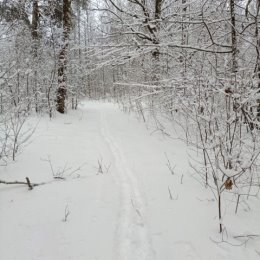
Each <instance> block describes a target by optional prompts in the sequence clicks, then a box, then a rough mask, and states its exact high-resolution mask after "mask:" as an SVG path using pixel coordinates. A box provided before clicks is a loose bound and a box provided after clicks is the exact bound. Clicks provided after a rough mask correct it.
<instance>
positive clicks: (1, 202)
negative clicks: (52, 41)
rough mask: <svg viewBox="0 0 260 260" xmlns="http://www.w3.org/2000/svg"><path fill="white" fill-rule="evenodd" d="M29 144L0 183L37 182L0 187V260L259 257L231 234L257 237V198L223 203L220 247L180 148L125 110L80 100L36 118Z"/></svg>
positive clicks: (205, 194) (256, 244)
mask: <svg viewBox="0 0 260 260" xmlns="http://www.w3.org/2000/svg"><path fill="white" fill-rule="evenodd" d="M31 121H33V120H31ZM34 121H37V120H36V119H34ZM30 141H31V143H30V144H28V145H27V146H26V147H25V148H24V149H23V151H22V153H21V154H20V155H19V156H18V157H17V161H16V162H15V163H12V164H9V165H8V166H6V167H1V168H0V179H4V180H10V181H13V180H24V178H25V177H26V176H28V177H29V178H30V180H31V181H32V182H34V183H41V182H46V184H44V185H41V186H38V187H35V188H34V189H33V190H32V191H29V190H28V189H27V187H26V186H25V185H1V186H0V258H1V259H2V260H15V259H17V260H69V259H71V260H83V259H84V260H86V259H87V260H144V259H146V260H150V259H151V260H186V259H192V260H196V259H200V260H213V259H215V260H218V259H222V260H223V259H226V260H245V259H248V260H249V259H252V260H253V259H260V238H259V237H254V238H252V239H251V238H250V237H247V239H246V238H245V237H237V238H234V236H247V235H260V201H259V198H257V197H256V198H252V199H250V200H248V201H246V200H244V201H242V203H241V205H240V206H239V209H238V213H237V214H234V211H235V206H236V203H235V200H234V201H232V200H225V202H224V203H225V205H224V209H225V212H224V225H225V226H226V228H227V231H226V232H225V233H224V235H223V240H224V242H221V240H222V236H221V235H220V234H219V233H218V218H217V213H218V212H217V203H216V201H215V200H214V197H213V195H212V192H211V191H210V189H205V188H204V187H202V186H201V185H200V184H199V183H198V182H197V181H196V180H195V179H194V177H192V170H191V169H190V168H189V163H188V156H187V148H186V147H185V144H183V143H182V142H180V141H179V140H177V139H175V138H167V137H165V136H163V135H162V134H160V133H159V132H154V131H153V128H152V127H151V128H149V127H147V125H145V124H144V123H142V122H141V121H139V120H138V119H137V118H136V116H135V115H134V114H131V115H129V114H126V113H123V112H122V111H120V110H119V108H118V107H117V106H116V105H112V104H108V103H102V102H89V101H84V102H82V104H81V105H80V107H79V109H78V110H77V111H70V112H69V113H68V114H66V115H57V117H56V118H55V119H53V120H51V121H50V120H49V119H48V118H47V117H46V118H42V119H41V121H40V123H39V125H38V128H37V130H36V132H35V134H34V135H33V137H32V138H31V140H30ZM166 155H167V157H168V158H169V161H170V163H171V165H172V167H173V168H174V167H175V168H174V174H172V173H171V172H170V170H169V169H168V167H167V159H166ZM50 164H52V167H53V173H54V174H55V175H58V177H62V178H64V179H57V178H56V179H54V178H53V173H52V170H51V167H50ZM245 240H246V241H247V242H246V243H243V242H244V241H245ZM241 244H243V245H241Z"/></svg>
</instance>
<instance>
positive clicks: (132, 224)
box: [101, 112, 154, 260]
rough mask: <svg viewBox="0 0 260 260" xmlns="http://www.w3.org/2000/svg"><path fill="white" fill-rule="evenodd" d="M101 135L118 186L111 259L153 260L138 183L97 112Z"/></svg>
mask: <svg viewBox="0 0 260 260" xmlns="http://www.w3.org/2000/svg"><path fill="white" fill-rule="evenodd" d="M101 134H102V136H103V138H104V140H105V141H106V143H107V145H108V147H109V149H110V150H111V153H112V155H113V157H114V162H115V168H116V178H117V180H118V181H119V186H120V213H119V220H118V225H117V228H116V237H115V245H114V249H115V250H114V252H115V259H118V260H128V259H129V260H134V259H136V260H145V259H149V260H150V259H154V252H153V249H152V245H151V238H150V237H149V234H148V232H147V227H146V221H145V216H146V213H145V203H144V199H143V197H142V194H141V192H140V190H139V184H138V180H137V179H136V178H135V176H134V173H133V172H131V169H130V167H129V166H128V165H127V160H126V158H125V156H124V152H123V150H122V149H121V148H120V146H119V145H118V144H117V143H116V141H115V139H114V138H113V136H112V134H111V130H109V124H108V122H107V119H106V117H105V114H104V112H101Z"/></svg>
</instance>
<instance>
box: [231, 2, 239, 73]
mask: <svg viewBox="0 0 260 260" xmlns="http://www.w3.org/2000/svg"><path fill="white" fill-rule="evenodd" d="M229 4H230V15H231V44H232V63H231V64H232V65H231V66H232V68H231V69H232V74H233V76H234V75H235V73H236V72H237V58H236V56H237V35H236V17H235V0H230V2H229Z"/></svg>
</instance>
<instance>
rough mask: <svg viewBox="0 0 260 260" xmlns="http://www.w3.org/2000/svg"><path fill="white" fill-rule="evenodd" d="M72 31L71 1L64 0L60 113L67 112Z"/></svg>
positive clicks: (58, 95)
mask: <svg viewBox="0 0 260 260" xmlns="http://www.w3.org/2000/svg"><path fill="white" fill-rule="evenodd" d="M70 29H71V0H63V46H62V48H61V50H60V53H59V65H58V90H57V99H56V108H57V111H58V112H60V113H62V114H63V113H64V112H65V99H66V94H67V76H66V72H67V52H68V46H69V35H70Z"/></svg>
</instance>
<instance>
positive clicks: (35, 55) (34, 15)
mask: <svg viewBox="0 0 260 260" xmlns="http://www.w3.org/2000/svg"><path fill="white" fill-rule="evenodd" d="M38 26H39V5H38V0H34V1H33V12H32V31H31V35H32V41H33V42H32V53H33V66H34V72H33V85H34V86H33V92H34V93H33V94H34V99H35V100H34V101H35V111H36V112H38V110H39V109H38V94H37V93H38V89H37V85H38V75H37V68H36V64H37V58H38V45H39V32H38Z"/></svg>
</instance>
